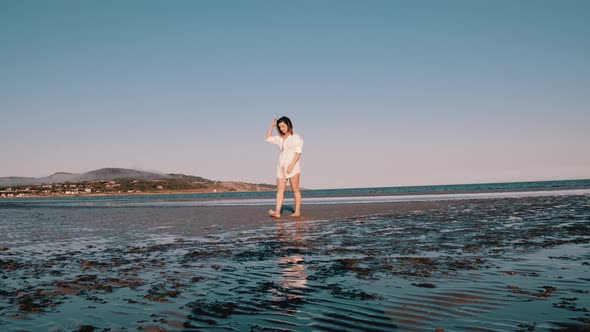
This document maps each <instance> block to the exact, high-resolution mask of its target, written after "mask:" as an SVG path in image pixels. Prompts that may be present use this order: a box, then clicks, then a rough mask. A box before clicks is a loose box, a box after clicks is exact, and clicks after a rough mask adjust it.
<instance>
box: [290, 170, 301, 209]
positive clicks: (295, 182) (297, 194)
mask: <svg viewBox="0 0 590 332" xmlns="http://www.w3.org/2000/svg"><path fill="white" fill-rule="evenodd" d="M300 179H301V173H297V175H294V176H292V177H291V178H289V184H290V185H291V189H292V190H293V196H294V198H295V212H294V213H293V214H292V215H291V216H292V217H299V216H301V191H299V180H300Z"/></svg>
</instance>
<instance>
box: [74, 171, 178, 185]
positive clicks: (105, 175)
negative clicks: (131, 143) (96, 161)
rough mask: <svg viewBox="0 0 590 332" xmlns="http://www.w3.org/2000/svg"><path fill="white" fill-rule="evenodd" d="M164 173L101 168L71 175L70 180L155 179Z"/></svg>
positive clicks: (161, 177)
mask: <svg viewBox="0 0 590 332" xmlns="http://www.w3.org/2000/svg"><path fill="white" fill-rule="evenodd" d="M165 178H167V176H166V175H163V174H158V173H150V172H144V171H137V170H134V169H126V168H101V169H97V170H95V171H90V172H87V173H84V174H80V175H78V176H75V177H73V178H72V179H71V180H69V181H70V182H85V181H97V180H117V179H132V180H157V179H165Z"/></svg>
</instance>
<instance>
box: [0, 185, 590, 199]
mask: <svg viewBox="0 0 590 332" xmlns="http://www.w3.org/2000/svg"><path fill="white" fill-rule="evenodd" d="M391 188H397V187H378V188H370V187H367V188H348V189H301V192H302V194H303V195H306V196H308V197H314V198H316V197H364V196H367V197H376V196H427V195H452V194H479V193H517V192H538V191H560V190H576V189H590V185H586V184H584V185H568V186H562V187H529V188H489V189H472V190H469V189H457V190H454V189H447V190H423V191H403V192H402V191H399V192H396V191H391V190H387V189H391ZM248 193H251V194H260V195H269V196H272V195H274V194H275V193H276V191H275V190H256V191H251V190H250V191H249V190H231V191H230V190H225V191H210V190H201V191H199V190H194V189H190V190H158V191H144V192H135V193H85V194H75V195H66V194H61V195H57V194H56V195H26V196H11V197H3V196H0V200H2V199H23V198H25V199H26V198H80V197H89V198H90V197H108V196H113V197H125V196H129V197H134V196H140V197H141V196H150V195H151V196H174V195H220V196H223V195H228V194H229V195H232V194H237V195H239V194H248ZM292 193H293V192H292V190H290V187H287V188H286V190H285V198H290V197H292ZM203 198H205V199H209V198H211V197H203ZM213 199H214V198H213Z"/></svg>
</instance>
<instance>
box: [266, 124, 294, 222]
mask: <svg viewBox="0 0 590 332" xmlns="http://www.w3.org/2000/svg"><path fill="white" fill-rule="evenodd" d="M274 127H277V131H278V135H274V136H273V135H272V131H273V128H274ZM266 141H267V142H269V143H272V144H276V145H278V146H279V149H281V154H280V156H279V164H278V166H277V202H276V206H275V209H274V210H272V209H271V210H269V211H268V214H269V215H270V216H272V217H275V218H280V217H281V206H282V205H283V198H284V196H285V186H286V185H287V180H289V184H290V185H291V189H292V190H293V196H294V197H295V212H294V213H293V214H292V215H291V216H292V217H299V216H300V215H301V192H300V191H299V179H300V178H301V169H300V166H299V158H300V157H301V149H302V148H303V140H302V139H301V136H299V135H298V134H296V133H294V132H293V124H292V123H291V120H290V119H289V118H288V117H286V116H283V117H282V118H280V119H278V120H277V118H276V117H275V118H274V119H273V120H272V124H271V126H270V128H268V131H267V132H266Z"/></svg>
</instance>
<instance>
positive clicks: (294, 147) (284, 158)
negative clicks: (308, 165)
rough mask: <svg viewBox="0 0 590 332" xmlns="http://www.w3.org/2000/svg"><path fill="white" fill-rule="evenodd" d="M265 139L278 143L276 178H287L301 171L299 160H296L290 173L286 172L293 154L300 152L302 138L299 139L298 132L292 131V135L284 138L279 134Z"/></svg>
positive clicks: (293, 156)
mask: <svg viewBox="0 0 590 332" xmlns="http://www.w3.org/2000/svg"><path fill="white" fill-rule="evenodd" d="M266 141H267V142H268V143H271V144H276V145H278V146H279V149H280V150H281V154H280V155H279V164H278V165H277V178H279V179H284V178H287V179H288V178H290V177H292V176H294V175H297V174H299V173H300V172H301V167H300V166H299V161H297V163H296V164H295V166H293V170H292V171H291V172H290V173H287V167H289V165H290V164H291V162H292V161H293V158H295V154H296V153H301V151H302V148H303V139H301V136H299V134H297V133H293V134H292V135H289V136H287V138H285V139H283V138H282V137H281V136H279V135H274V136H270V137H269V138H267V139H266Z"/></svg>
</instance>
